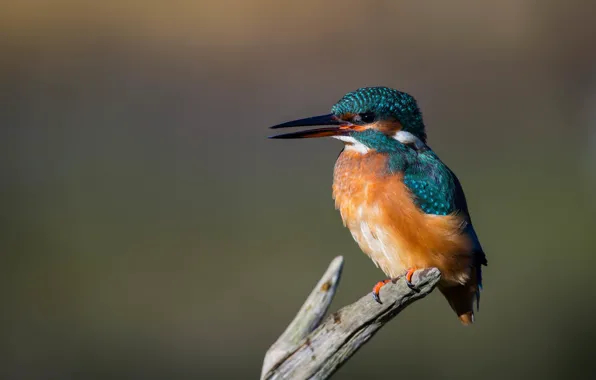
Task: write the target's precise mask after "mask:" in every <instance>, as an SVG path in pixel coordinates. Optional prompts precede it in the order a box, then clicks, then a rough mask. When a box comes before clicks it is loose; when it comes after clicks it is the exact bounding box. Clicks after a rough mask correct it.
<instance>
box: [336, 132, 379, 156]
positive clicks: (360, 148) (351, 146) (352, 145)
mask: <svg viewBox="0 0 596 380" xmlns="http://www.w3.org/2000/svg"><path fill="white" fill-rule="evenodd" d="M333 138H334V139H338V140H340V141H343V142H345V143H347V144H346V150H351V151H354V152H358V153H362V154H365V153H368V152H370V149H369V148H368V147H367V146H366V145H364V144H362V143H361V142H359V141H358V140H356V139H355V138H353V137H350V136H333Z"/></svg>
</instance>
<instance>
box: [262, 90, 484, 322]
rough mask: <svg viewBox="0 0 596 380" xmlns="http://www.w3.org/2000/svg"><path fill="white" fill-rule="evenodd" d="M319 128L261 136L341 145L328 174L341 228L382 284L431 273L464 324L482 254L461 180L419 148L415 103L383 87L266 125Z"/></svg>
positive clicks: (421, 131) (470, 316)
mask: <svg viewBox="0 0 596 380" xmlns="http://www.w3.org/2000/svg"><path fill="white" fill-rule="evenodd" d="M289 127H319V128H314V129H312V128H311V129H307V130H302V131H297V132H291V133H285V134H277V135H273V136H269V138H273V139H303V138H321V137H331V138H333V139H337V140H340V141H341V142H343V144H344V146H343V149H342V151H341V153H340V154H339V157H338V158H337V160H336V162H335V166H334V170H333V185H332V195H333V200H334V201H335V207H336V209H338V210H339V213H340V215H341V218H342V221H343V224H344V226H346V227H347V228H348V229H349V231H350V232H351V234H352V237H353V238H354V240H355V241H356V243H357V244H358V246H359V247H360V249H361V250H362V251H363V252H364V253H365V254H366V255H367V256H368V257H369V258H370V259H372V261H373V262H374V264H375V265H376V266H377V267H379V268H380V269H381V270H382V271H383V272H384V274H385V275H386V276H387V278H386V279H385V280H383V281H379V282H378V283H377V284H376V285H375V286H374V287H373V291H372V297H373V298H374V299H375V300H376V301H377V302H379V303H382V301H381V299H380V295H379V291H380V290H381V288H382V287H383V286H384V285H385V284H387V283H389V282H396V281H397V280H398V279H400V278H404V277H405V281H406V283H407V285H408V286H409V287H410V288H412V289H415V286H414V285H413V283H412V275H413V273H414V272H415V271H416V270H419V269H424V268H431V267H435V268H438V269H439V270H440V272H441V278H440V280H439V283H438V285H437V287H438V289H439V290H440V291H441V293H442V294H443V296H444V297H445V298H446V300H447V302H448V304H449V305H450V306H451V309H453V311H454V312H455V314H457V317H458V318H459V320H460V321H461V323H462V324H463V325H470V324H473V323H474V303H476V311H478V309H479V305H480V292H481V289H482V266H486V265H488V261H487V259H486V254H485V253H484V250H483V249H482V246H481V245H480V241H479V239H478V236H477V234H476V231H475V230H474V227H473V226H472V220H471V217H470V213H469V211H468V205H467V201H466V197H465V194H464V191H463V188H462V185H461V183H460V181H459V180H458V178H457V176H456V175H455V174H454V173H453V171H451V169H449V167H448V166H447V165H446V164H445V163H443V161H441V159H440V158H439V157H438V155H437V154H436V153H435V152H434V151H433V150H432V149H431V148H430V146H429V145H428V144H427V135H426V127H425V123H424V121H423V118H422V112H421V111H420V108H419V106H418V103H417V101H416V99H415V98H414V97H413V96H412V95H410V94H408V93H406V92H402V91H398V90H396V89H393V88H389V87H362V88H359V89H357V90H355V91H352V92H349V93H347V94H346V95H344V96H343V97H342V98H341V99H340V100H339V101H338V102H337V103H335V105H333V106H332V108H331V113H329V114H325V115H321V116H314V117H308V118H304V119H299V120H294V121H289V122H285V123H282V124H277V125H274V126H272V127H270V128H273V129H278V128H289Z"/></svg>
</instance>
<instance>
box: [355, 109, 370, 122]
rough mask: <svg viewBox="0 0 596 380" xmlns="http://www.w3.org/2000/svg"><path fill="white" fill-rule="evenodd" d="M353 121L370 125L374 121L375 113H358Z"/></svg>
mask: <svg viewBox="0 0 596 380" xmlns="http://www.w3.org/2000/svg"><path fill="white" fill-rule="evenodd" d="M354 121H355V122H361V123H372V122H373V121H375V113H374V112H363V113H359V114H357V115H356V116H354Z"/></svg>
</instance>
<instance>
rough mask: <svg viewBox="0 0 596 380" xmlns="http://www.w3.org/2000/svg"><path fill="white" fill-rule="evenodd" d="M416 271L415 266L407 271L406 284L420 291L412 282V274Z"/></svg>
mask: <svg viewBox="0 0 596 380" xmlns="http://www.w3.org/2000/svg"><path fill="white" fill-rule="evenodd" d="M414 272H416V269H414V268H410V269H408V271H407V272H406V274H405V277H406V285H408V288H410V289H412V290H414V291H419V289H418V287H417V286H416V285H414V284H413V283H412V275H413V274H414Z"/></svg>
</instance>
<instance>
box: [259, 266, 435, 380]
mask: <svg viewBox="0 0 596 380" xmlns="http://www.w3.org/2000/svg"><path fill="white" fill-rule="evenodd" d="M342 267H343V258H342V257H341V256H339V257H336V258H335V259H334V260H333V261H332V262H331V264H330V266H329V268H328V269H327V271H326V272H325V274H324V275H323V277H322V278H321V280H320V281H319V283H318V284H317V286H316V287H315V288H314V289H313V291H312V293H311V294H310V296H309V297H308V298H307V300H306V302H305V303H304V305H303V306H302V308H301V309H300V311H299V312H298V314H297V315H296V317H295V318H294V320H293V321H292V323H290V325H289V326H288V327H287V328H286V331H285V332H284V333H283V334H282V335H281V336H280V337H279V339H278V340H277V341H276V342H275V343H274V344H273V345H272V346H271V348H270V349H269V351H267V354H266V355H265V361H264V364H263V370H262V373H261V379H327V378H329V377H330V376H331V375H332V374H333V373H334V372H335V371H336V370H337V369H338V368H339V367H340V366H341V365H342V364H343V363H344V362H346V361H347V360H348V359H349V358H350V357H351V356H352V355H353V354H354V353H355V352H356V351H357V350H358V349H359V348H360V347H362V346H363V345H364V344H365V343H366V342H367V341H368V340H369V339H370V338H372V337H373V335H374V334H375V333H376V332H377V331H378V330H379V329H380V328H381V327H383V326H384V325H385V324H386V323H387V322H389V321H390V320H391V319H393V318H394V317H395V316H396V315H397V314H399V313H400V312H401V311H402V310H403V309H404V308H405V307H406V306H408V305H409V304H411V303H412V302H414V301H416V300H419V299H421V298H424V297H425V296H427V295H428V294H430V292H432V291H433V289H434V288H435V286H436V284H437V282H438V281H439V279H440V277H441V274H440V272H439V270H438V269H436V268H428V269H423V270H419V271H416V272H415V273H414V275H413V276H412V282H413V283H414V285H415V288H416V289H415V290H413V289H410V288H409V287H408V286H407V285H406V283H405V280H404V279H401V280H399V281H397V283H395V284H392V283H389V284H387V285H385V286H384V287H383V288H382V289H381V294H380V297H381V300H382V301H383V304H378V303H377V302H375V301H374V300H373V299H372V297H371V295H370V294H367V295H365V296H364V297H362V298H361V299H359V300H358V301H356V302H354V303H353V304H351V305H348V306H345V307H343V308H341V309H340V310H338V311H336V312H335V313H332V314H331V315H330V316H328V317H327V318H326V319H325V320H324V321H323V322H322V323H320V321H321V319H322V317H323V315H324V314H325V312H326V311H327V309H328V308H329V305H330V304H331V301H332V299H333V296H334V295H335V291H336V288H337V285H338V283H339V279H340V277H341V270H342Z"/></svg>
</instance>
